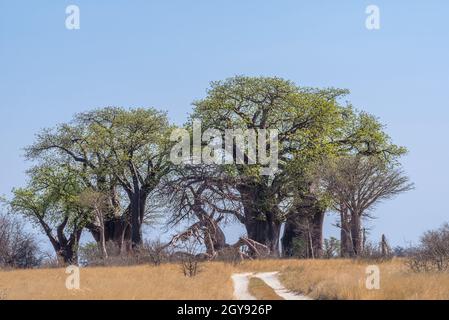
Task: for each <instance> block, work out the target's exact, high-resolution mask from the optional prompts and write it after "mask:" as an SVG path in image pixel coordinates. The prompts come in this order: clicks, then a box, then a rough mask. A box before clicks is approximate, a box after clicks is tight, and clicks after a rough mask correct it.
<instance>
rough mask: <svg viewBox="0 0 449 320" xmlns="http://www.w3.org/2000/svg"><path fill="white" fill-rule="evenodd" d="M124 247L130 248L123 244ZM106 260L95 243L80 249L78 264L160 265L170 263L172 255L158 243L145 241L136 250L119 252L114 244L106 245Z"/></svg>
mask: <svg viewBox="0 0 449 320" xmlns="http://www.w3.org/2000/svg"><path fill="white" fill-rule="evenodd" d="M125 247H130V246H128V245H126V244H125ZM106 250H107V252H108V258H106V259H104V258H103V255H102V253H101V251H100V248H99V247H98V244H97V243H95V242H89V243H87V244H85V245H83V246H81V247H80V251H79V256H80V264H81V265H83V266H131V265H139V264H153V265H156V266H157V265H160V264H161V263H165V262H170V261H171V260H172V254H171V252H170V251H169V249H168V248H166V246H165V245H164V244H163V243H161V242H160V241H146V242H145V243H144V244H143V245H142V246H141V247H140V248H139V249H138V250H135V251H127V252H121V251H122V250H120V248H119V247H118V246H117V245H116V244H115V243H114V242H107V243H106Z"/></svg>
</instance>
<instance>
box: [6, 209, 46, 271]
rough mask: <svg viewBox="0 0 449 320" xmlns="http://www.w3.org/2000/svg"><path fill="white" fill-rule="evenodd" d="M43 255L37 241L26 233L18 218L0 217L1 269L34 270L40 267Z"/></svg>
mask: <svg viewBox="0 0 449 320" xmlns="http://www.w3.org/2000/svg"><path fill="white" fill-rule="evenodd" d="M41 260H42V257H41V253H40V251H39V247H38V244H37V241H36V239H35V238H34V236H33V235H32V234H31V233H27V232H25V231H24V225H23V223H21V222H20V221H19V220H17V219H16V218H12V217H9V216H7V215H4V214H1V215H0V267H2V268H22V269H26V268H34V267H37V266H39V265H40V263H41Z"/></svg>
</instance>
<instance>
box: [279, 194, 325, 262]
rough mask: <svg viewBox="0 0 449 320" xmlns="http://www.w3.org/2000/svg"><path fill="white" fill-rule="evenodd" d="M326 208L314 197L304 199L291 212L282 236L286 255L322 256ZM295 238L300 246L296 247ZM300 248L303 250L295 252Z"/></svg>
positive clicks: (283, 250) (283, 249)
mask: <svg viewBox="0 0 449 320" xmlns="http://www.w3.org/2000/svg"><path fill="white" fill-rule="evenodd" d="M324 216H325V210H323V209H322V208H321V207H320V206H319V204H318V202H317V201H316V199H315V198H314V197H305V198H304V201H303V202H302V203H301V204H300V205H298V206H296V207H295V208H294V209H293V211H292V212H290V213H289V215H288V217H287V221H286V223H285V229H284V235H283V237H282V252H283V255H284V256H286V257H291V256H295V255H296V256H299V257H302V258H321V256H322V254H323V224H324ZM295 240H296V241H297V242H298V247H297V248H294V244H295V243H294V242H295ZM295 250H296V251H298V250H300V251H301V252H295Z"/></svg>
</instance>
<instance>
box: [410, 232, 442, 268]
mask: <svg viewBox="0 0 449 320" xmlns="http://www.w3.org/2000/svg"><path fill="white" fill-rule="evenodd" d="M407 265H408V266H409V268H410V269H411V270H413V271H415V272H432V271H437V272H443V271H449V224H447V223H446V224H444V225H443V226H442V227H441V228H439V229H437V230H431V231H427V232H426V233H424V235H423V236H422V237H421V239H420V243H419V245H418V246H417V247H416V248H414V249H413V250H412V252H411V254H410V258H409V259H408V260H407Z"/></svg>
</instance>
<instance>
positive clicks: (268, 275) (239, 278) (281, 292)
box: [232, 272, 311, 300]
mask: <svg viewBox="0 0 449 320" xmlns="http://www.w3.org/2000/svg"><path fill="white" fill-rule="evenodd" d="M278 274H279V272H264V273H237V274H233V275H232V281H233V282H234V299H236V300H256V298H255V297H254V296H253V295H251V293H250V292H249V291H248V284H249V279H250V278H252V277H257V278H259V279H262V280H263V281H264V282H265V283H266V284H267V285H269V286H270V287H271V288H273V290H274V291H275V292H276V294H277V295H278V296H280V297H281V298H283V299H284V300H311V299H310V298H308V297H306V296H304V295H300V294H295V293H293V292H291V291H289V290H287V289H286V288H285V287H284V286H283V285H282V284H281V282H280V281H279V278H278Z"/></svg>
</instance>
